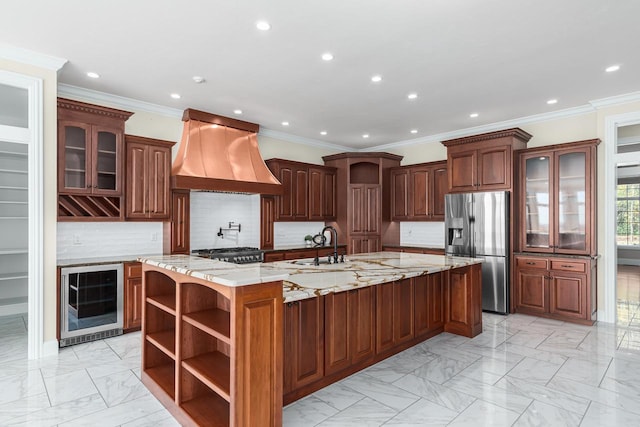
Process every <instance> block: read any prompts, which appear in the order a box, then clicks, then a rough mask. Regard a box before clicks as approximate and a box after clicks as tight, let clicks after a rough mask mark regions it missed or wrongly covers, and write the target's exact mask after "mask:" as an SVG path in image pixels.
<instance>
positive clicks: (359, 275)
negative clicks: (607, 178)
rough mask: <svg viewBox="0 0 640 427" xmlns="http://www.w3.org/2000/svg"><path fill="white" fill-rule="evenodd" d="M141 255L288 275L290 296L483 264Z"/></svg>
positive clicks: (221, 273) (160, 262) (163, 262)
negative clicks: (250, 260)
mask: <svg viewBox="0 0 640 427" xmlns="http://www.w3.org/2000/svg"><path fill="white" fill-rule="evenodd" d="M139 261H141V262H143V263H146V264H149V265H154V266H156V267H160V268H165V269H167V270H171V271H175V272H177V273H182V274H185V275H187V276H192V277H197V278H200V279H203V280H207V281H210V282H215V283H219V284H221V285H225V286H244V285H250V284H256V283H265V282H271V281H276V280H282V281H283V297H284V302H290V301H297V300H301V299H306V298H312V297H315V296H320V295H326V294H329V293H332V292H341V291H346V290H351V289H355V288H359V287H364V286H371V285H377V284H380V283H387V282H392V281H395V280H401V279H406V278H410V277H416V276H421V275H425V274H432V273H437V272H439V271H444V270H449V269H451V268H457V267H464V266H467V265H472V264H479V263H481V262H482V261H481V260H479V259H475V258H464V257H450V256H442V255H423V254H413V253H400V252H373V253H368V254H357V255H349V256H347V257H346V260H345V262H344V263H340V264H320V265H318V266H315V265H313V263H312V261H313V260H312V259H303V260H295V261H276V262H270V263H265V264H241V265H238V264H231V263H227V262H224V261H218V260H210V259H207V258H199V257H195V256H188V255H165V256H155V257H141V258H139Z"/></svg>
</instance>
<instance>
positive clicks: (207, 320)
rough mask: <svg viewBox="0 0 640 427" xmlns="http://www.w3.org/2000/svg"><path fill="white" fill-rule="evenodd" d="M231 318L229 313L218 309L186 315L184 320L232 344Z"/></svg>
mask: <svg viewBox="0 0 640 427" xmlns="http://www.w3.org/2000/svg"><path fill="white" fill-rule="evenodd" d="M230 319H231V316H230V314H229V312H228V311H224V310H221V309H218V308H214V309H211V310H203V311H197V312H195V313H190V314H185V315H183V317H182V320H184V321H185V322H187V323H189V324H191V325H193V326H195V327H196V328H199V329H201V330H202V331H204V332H206V333H208V334H210V335H213V336H214V337H216V338H217V339H219V340H222V341H224V342H226V343H227V344H230V343H231V334H230V330H231V320H230Z"/></svg>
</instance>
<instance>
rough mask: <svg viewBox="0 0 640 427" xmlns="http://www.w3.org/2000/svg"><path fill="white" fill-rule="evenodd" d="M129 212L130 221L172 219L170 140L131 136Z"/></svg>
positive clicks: (128, 149)
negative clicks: (170, 216) (170, 217)
mask: <svg viewBox="0 0 640 427" xmlns="http://www.w3.org/2000/svg"><path fill="white" fill-rule="evenodd" d="M125 143H126V161H125V163H126V179H125V182H126V192H125V198H126V213H125V218H126V219H128V220H156V221H157V220H163V219H169V211H170V203H171V202H170V196H169V175H170V173H171V147H172V146H173V145H174V144H175V143H174V142H170V141H161V140H158V139H151V138H143V137H140V136H132V135H127V136H126V137H125Z"/></svg>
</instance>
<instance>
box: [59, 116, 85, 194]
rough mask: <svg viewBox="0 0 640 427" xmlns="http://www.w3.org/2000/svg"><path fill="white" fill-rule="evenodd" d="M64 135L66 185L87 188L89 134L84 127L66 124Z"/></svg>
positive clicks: (67, 186)
mask: <svg viewBox="0 0 640 427" xmlns="http://www.w3.org/2000/svg"><path fill="white" fill-rule="evenodd" d="M64 135H65V140H64V186H65V187H66V188H85V186H86V172H87V171H86V161H87V134H86V133H85V130H84V129H82V128H79V127H76V126H65V128H64Z"/></svg>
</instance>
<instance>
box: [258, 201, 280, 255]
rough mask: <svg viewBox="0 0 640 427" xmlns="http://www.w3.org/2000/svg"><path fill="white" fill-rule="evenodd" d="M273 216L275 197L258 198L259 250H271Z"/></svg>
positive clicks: (274, 212)
mask: <svg viewBox="0 0 640 427" xmlns="http://www.w3.org/2000/svg"><path fill="white" fill-rule="evenodd" d="M275 214H276V199H275V196H260V249H273V244H274V242H273V241H274V235H273V223H274V221H275ZM265 262H267V260H266V259H265Z"/></svg>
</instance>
